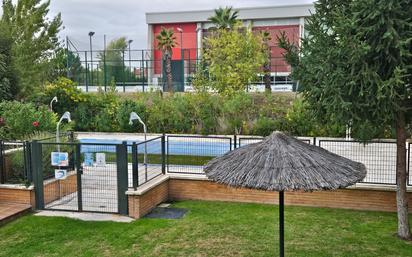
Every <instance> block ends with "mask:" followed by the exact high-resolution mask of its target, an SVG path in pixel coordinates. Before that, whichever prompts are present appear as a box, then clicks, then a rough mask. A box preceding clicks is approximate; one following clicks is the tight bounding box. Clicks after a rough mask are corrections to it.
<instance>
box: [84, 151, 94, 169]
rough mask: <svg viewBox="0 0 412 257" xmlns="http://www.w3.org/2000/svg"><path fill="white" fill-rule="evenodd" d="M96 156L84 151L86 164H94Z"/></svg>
mask: <svg viewBox="0 0 412 257" xmlns="http://www.w3.org/2000/svg"><path fill="white" fill-rule="evenodd" d="M93 163H94V156H93V153H84V165H85V166H93Z"/></svg>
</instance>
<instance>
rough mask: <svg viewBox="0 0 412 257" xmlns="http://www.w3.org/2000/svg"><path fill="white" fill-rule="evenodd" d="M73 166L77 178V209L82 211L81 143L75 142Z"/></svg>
mask: <svg viewBox="0 0 412 257" xmlns="http://www.w3.org/2000/svg"><path fill="white" fill-rule="evenodd" d="M74 159H75V167H76V178H77V206H78V210H79V211H83V197H82V195H83V192H82V174H83V167H82V161H81V145H80V144H76V153H75V158H74Z"/></svg>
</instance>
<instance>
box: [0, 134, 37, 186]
mask: <svg viewBox="0 0 412 257" xmlns="http://www.w3.org/2000/svg"><path fill="white" fill-rule="evenodd" d="M30 156H31V149H30V142H27V141H0V184H30V183H31V182H32V172H31V161H30Z"/></svg>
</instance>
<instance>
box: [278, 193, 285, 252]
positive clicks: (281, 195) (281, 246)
mask: <svg viewBox="0 0 412 257" xmlns="http://www.w3.org/2000/svg"><path fill="white" fill-rule="evenodd" d="M284 200H285V195H284V191H280V192H279V256H280V257H284V256H285V249H284V233H285V225H284V204H285V202H284Z"/></svg>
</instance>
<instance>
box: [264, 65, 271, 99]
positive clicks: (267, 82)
mask: <svg viewBox="0 0 412 257" xmlns="http://www.w3.org/2000/svg"><path fill="white" fill-rule="evenodd" d="M263 69H264V70H263V72H264V73H265V75H264V76H263V82H264V83H265V91H266V92H272V87H271V85H270V84H271V81H270V65H269V63H265V65H264V66H263Z"/></svg>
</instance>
